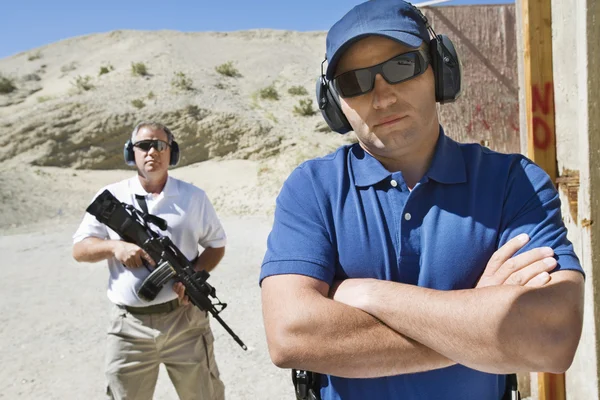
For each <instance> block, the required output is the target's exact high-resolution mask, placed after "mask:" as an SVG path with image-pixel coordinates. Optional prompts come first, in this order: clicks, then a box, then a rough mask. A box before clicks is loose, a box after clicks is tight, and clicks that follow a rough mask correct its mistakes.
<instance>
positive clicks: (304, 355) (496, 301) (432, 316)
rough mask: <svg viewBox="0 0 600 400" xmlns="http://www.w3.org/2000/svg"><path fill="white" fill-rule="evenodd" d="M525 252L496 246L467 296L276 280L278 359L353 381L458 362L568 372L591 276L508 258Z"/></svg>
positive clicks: (265, 288)
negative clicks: (586, 283) (585, 278)
mask: <svg viewBox="0 0 600 400" xmlns="http://www.w3.org/2000/svg"><path fill="white" fill-rule="evenodd" d="M511 246H512V247H511ZM518 246H522V244H517V243H516V242H515V240H513V241H510V242H509V243H507V245H505V246H503V247H502V248H501V249H500V250H498V252H497V254H495V257H493V258H492V260H490V263H488V266H487V267H486V270H485V272H484V276H483V277H482V279H481V280H480V284H478V287H477V288H475V289H469V290H460V291H439V290H433V289H427V288H422V287H417V286H412V285H405V284H401V283H396V282H387V281H377V280H369V279H349V280H346V281H344V282H342V283H341V284H340V285H339V286H334V287H333V288H332V290H331V292H332V293H330V287H329V285H327V284H326V283H325V282H322V281H319V280H316V279H313V278H309V277H305V276H300V275H275V276H270V277H268V278H266V279H265V280H264V281H263V283H262V299H263V315H264V321H265V328H266V333H267V341H268V344H269V351H270V354H271V358H272V360H273V362H274V363H275V364H276V365H277V366H279V367H282V368H298V369H307V370H312V371H315V372H321V373H326V374H330V375H335V376H342V377H354V378H367V377H379V376H388V375H397V374H405V373H413V372H422V371H429V370H433V369H437V368H443V367H447V366H450V365H453V364H455V363H460V364H463V365H466V366H468V367H470V368H474V369H478V370H482V371H486V372H492V373H510V372H518V371H544V372H555V373H558V372H563V371H565V370H566V369H568V367H569V366H570V364H571V362H572V359H573V356H574V353H575V350H576V348H577V343H578V341H579V337H580V335H581V327H582V318H583V277H582V275H581V274H580V273H579V272H576V271H558V272H556V273H554V274H552V275H551V279H550V276H548V274H547V271H549V270H552V269H553V268H554V267H555V264H554V265H552V264H549V263H544V261H543V260H544V259H548V257H547V256H548V254H547V253H543V250H541V249H534V250H530V251H528V252H526V253H523V254H521V255H519V256H517V257H515V258H513V259H510V256H512V254H514V252H515V251H516V249H518ZM482 282H483V284H482ZM330 296H332V297H333V299H332V298H330Z"/></svg>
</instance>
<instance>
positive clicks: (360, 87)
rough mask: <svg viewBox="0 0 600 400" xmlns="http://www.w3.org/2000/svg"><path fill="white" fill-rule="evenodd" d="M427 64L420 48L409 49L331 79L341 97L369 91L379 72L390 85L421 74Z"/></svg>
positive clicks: (426, 59)
mask: <svg viewBox="0 0 600 400" xmlns="http://www.w3.org/2000/svg"><path fill="white" fill-rule="evenodd" d="M427 65H429V62H428V58H427V56H426V55H425V54H424V53H423V51H422V50H415V51H410V52H408V53H403V54H400V55H397V56H395V57H393V58H390V59H389V60H387V61H384V62H382V63H381V64H377V65H373V66H371V67H367V68H361V69H355V70H352V71H348V72H344V73H343V74H340V75H338V76H336V77H335V78H334V79H333V85H334V87H335V90H336V91H337V92H338V93H339V95H340V96H342V97H355V96H360V95H361V94H366V93H369V92H370V91H371V90H373V87H374V86H375V76H377V74H381V76H383V79H385V80H386V82H387V83H389V84H390V85H393V84H396V83H400V82H404V81H407V80H409V79H412V78H414V77H416V76H419V75H421V74H422V73H423V72H425V70H426V69H427Z"/></svg>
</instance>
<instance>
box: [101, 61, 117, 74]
mask: <svg viewBox="0 0 600 400" xmlns="http://www.w3.org/2000/svg"><path fill="white" fill-rule="evenodd" d="M114 70H115V68H114V67H113V66H112V65H110V64H108V65H103V66H101V67H100V72H98V76H100V75H104V74H108V73H109V72H110V71H114Z"/></svg>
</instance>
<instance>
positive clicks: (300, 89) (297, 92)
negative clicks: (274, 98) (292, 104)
mask: <svg viewBox="0 0 600 400" xmlns="http://www.w3.org/2000/svg"><path fill="white" fill-rule="evenodd" d="M288 93H289V94H291V95H292V96H306V95H307V94H308V92H307V91H306V89H305V88H304V86H292V87H291V88H289V89H288Z"/></svg>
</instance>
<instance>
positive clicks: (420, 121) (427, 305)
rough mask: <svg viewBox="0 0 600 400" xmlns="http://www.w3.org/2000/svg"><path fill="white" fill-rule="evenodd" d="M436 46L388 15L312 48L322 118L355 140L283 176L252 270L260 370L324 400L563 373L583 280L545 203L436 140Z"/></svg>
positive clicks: (449, 394)
mask: <svg viewBox="0 0 600 400" xmlns="http://www.w3.org/2000/svg"><path fill="white" fill-rule="evenodd" d="M440 42H443V46H442V44H441V43H440ZM438 46H442V48H443V53H442V57H441V58H440V59H435V58H436V56H437V54H438V53H436V52H437V51H438V50H437V49H436V48H438ZM432 47H433V49H432ZM451 47H452V46H451V42H449V41H447V40H446V39H441V38H440V39H439V41H435V40H434V41H432V42H430V36H429V33H428V27H427V25H426V21H425V20H424V18H423V17H422V16H421V15H420V13H419V12H418V11H417V10H416V9H415V8H414V7H412V6H411V5H409V4H407V3H405V2H403V1H401V0H371V1H368V2H366V3H363V4H360V5H358V6H357V7H355V8H354V9H353V10H351V11H350V12H349V13H348V14H346V15H345V16H344V17H343V18H342V19H341V20H340V21H338V22H337V23H336V24H335V25H334V26H333V27H332V28H331V30H330V31H329V33H328V36H327V59H328V65H327V70H326V72H325V74H324V75H325V76H324V77H322V84H321V85H320V86H319V87H318V98H319V102H320V106H321V107H322V109H323V111H324V116H325V119H326V120H327V122H328V123H329V125H330V126H332V128H334V129H335V130H337V131H338V132H343V131H346V130H349V129H352V130H354V131H355V133H356V136H357V138H358V143H357V144H355V145H350V146H344V147H342V148H340V149H338V150H337V151H336V152H335V153H333V154H330V155H328V156H326V157H323V158H320V159H315V160H311V161H308V162H305V163H304V164H302V165H301V166H299V167H298V168H297V169H296V170H295V171H294V172H292V174H291V175H290V176H289V178H288V179H287V181H286V182H285V184H284V186H283V188H282V190H281V192H280V194H279V197H278V199H277V208H276V212H275V220H274V224H273V230H272V232H271V234H270V236H269V241H268V249H267V253H266V255H265V258H264V261H263V265H262V271H261V287H262V301H263V315H264V322H265V329H266V333H267V340H268V344H269V352H270V355H271V358H272V360H273V362H274V363H275V364H276V365H277V366H279V367H281V368H296V369H302V370H308V371H314V372H318V373H320V374H322V375H321V378H320V395H321V397H322V398H323V399H327V400H329V399H344V400H347V399H378V400H385V399H408V400H412V399H477V400H488V399H489V400H491V399H494V400H498V399H500V398H502V396H503V394H504V392H505V381H506V374H509V373H513V372H519V371H523V372H524V371H545V372H554V373H559V372H563V371H565V370H566V369H568V367H569V366H570V364H571V362H572V359H573V356H574V353H575V350H576V348H577V344H578V342H579V337H580V334H581V328H582V314H583V274H582V269H581V266H580V264H579V261H578V259H577V257H576V255H575V254H574V252H573V248H572V245H571V243H570V242H569V241H568V240H567V238H566V235H567V232H566V229H565V227H564V225H563V223H562V219H561V213H560V200H559V197H558V194H557V192H556V190H555V188H554V186H553V184H552V182H551V181H550V179H549V177H548V176H547V175H546V174H545V173H544V171H542V170H541V169H540V168H539V167H538V166H536V165H535V164H533V163H532V162H531V161H529V160H527V159H526V158H525V157H523V156H521V155H516V154H513V155H505V154H498V153H495V152H492V151H489V150H487V149H485V148H482V147H481V146H479V145H473V144H459V143H456V142H454V141H453V140H451V139H450V138H448V137H447V136H445V134H444V131H443V129H442V128H441V127H440V125H439V121H438V116H437V112H436V101H440V102H444V101H448V100H452V97H453V96H454V97H456V96H457V95H458V92H459V91H460V87H459V85H457V83H459V80H458V79H459V77H458V78H457V76H456V75H453V74H455V73H456V68H458V69H460V68H459V67H458V62H457V60H455V59H454V58H455V57H456V56H455V55H453V53H452V48H451ZM445 62H446V63H448V65H446V66H444V65H440V64H443V63H445ZM452 63H454V64H453V65H452ZM440 68H447V69H445V70H442V71H443V72H444V73H446V72H447V74H445V75H444V74H440V71H441V70H440ZM448 68H449V69H448ZM452 68H454V70H453V69H452ZM458 73H460V71H458ZM442 78H447V79H446V83H445V84H444V85H445V86H442V88H441V89H440V87H437V88H436V84H438V85H441V83H442V82H441V81H440V79H442ZM448 79H450V81H448ZM324 91H325V92H324ZM324 93H325V94H324ZM331 107H338V110H337V111H336V110H335V109H332V108H331ZM336 112H337V114H336ZM515 254H516V255H515ZM549 272H550V273H551V274H548V273H549Z"/></svg>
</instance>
